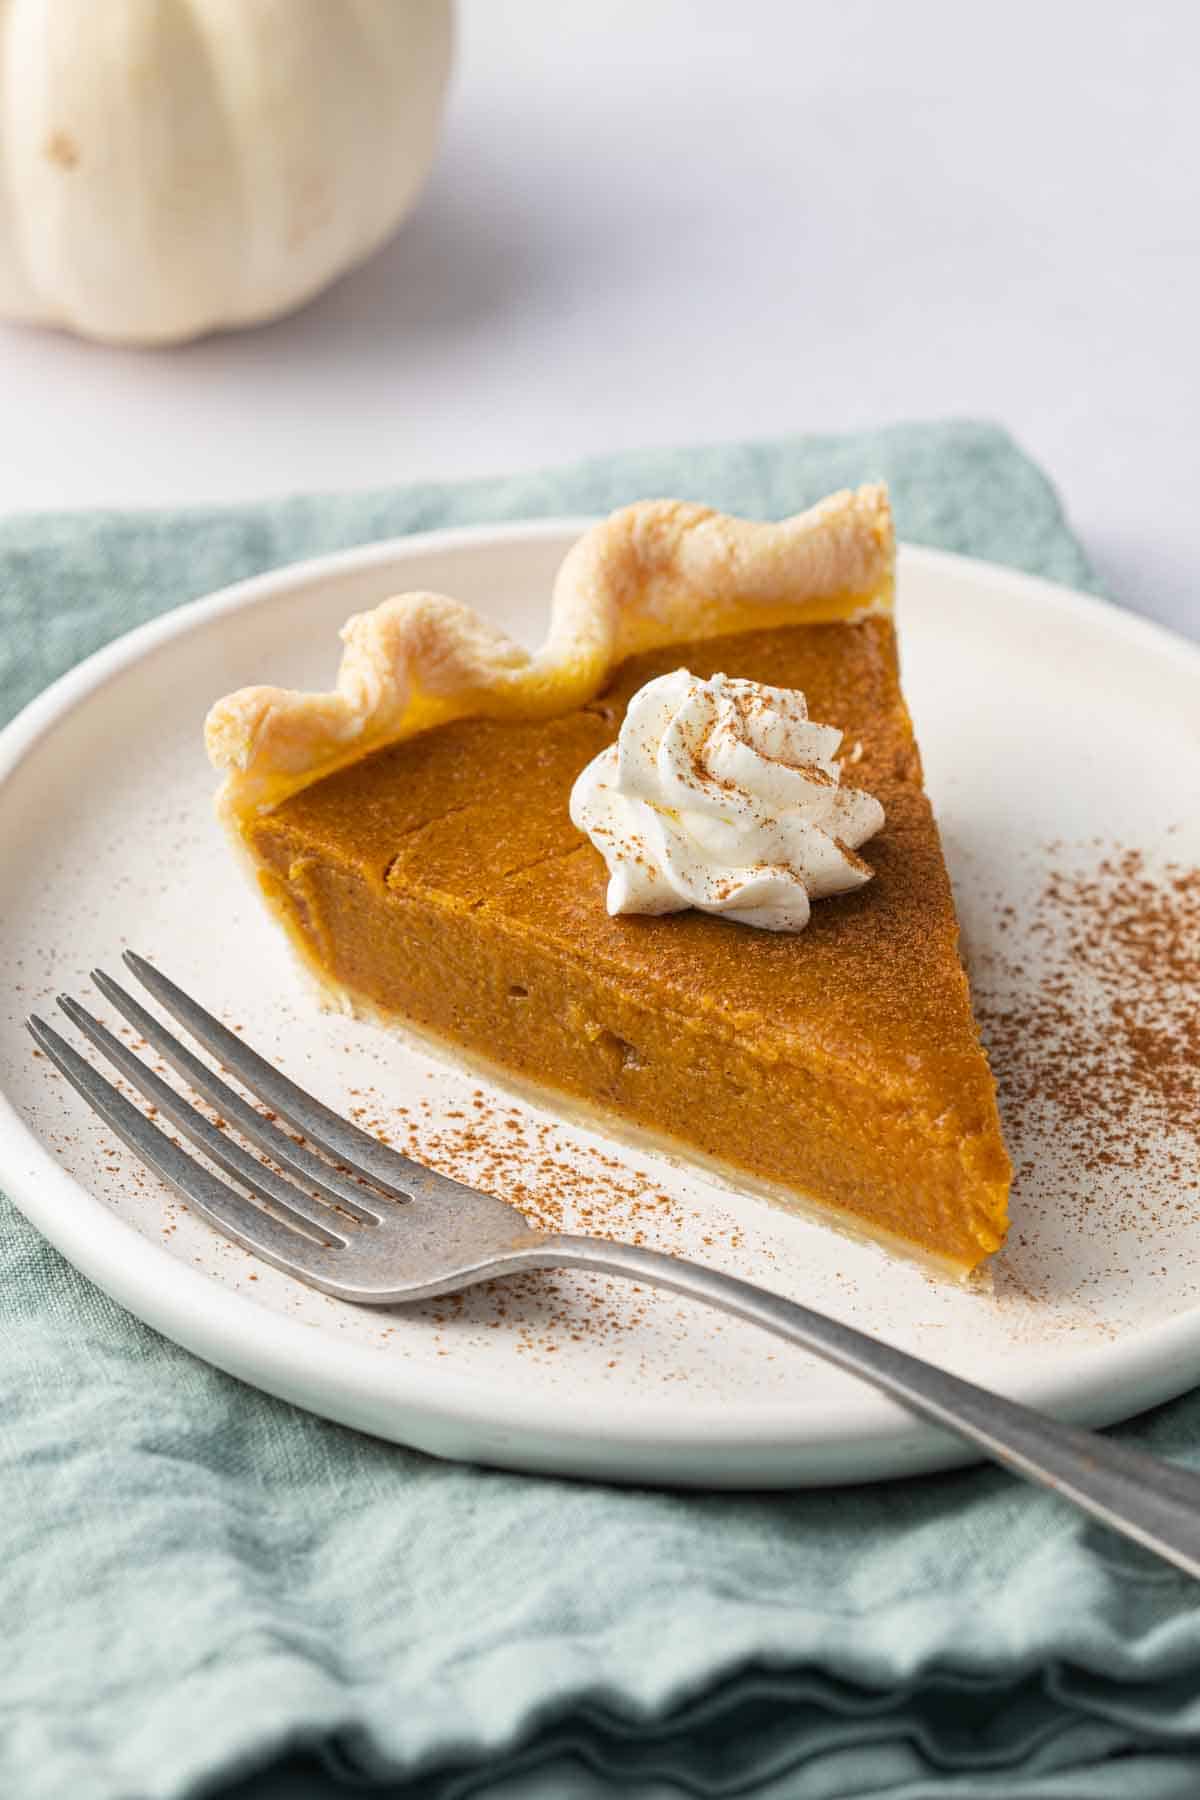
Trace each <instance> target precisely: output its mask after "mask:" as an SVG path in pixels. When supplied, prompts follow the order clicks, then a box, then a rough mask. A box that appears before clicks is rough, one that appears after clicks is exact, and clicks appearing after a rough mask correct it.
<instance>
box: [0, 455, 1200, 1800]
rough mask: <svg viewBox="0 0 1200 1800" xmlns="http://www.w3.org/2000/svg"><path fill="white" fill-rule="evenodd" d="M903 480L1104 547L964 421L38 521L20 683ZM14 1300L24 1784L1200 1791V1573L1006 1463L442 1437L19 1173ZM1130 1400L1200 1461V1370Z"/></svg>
mask: <svg viewBox="0 0 1200 1800" xmlns="http://www.w3.org/2000/svg"><path fill="white" fill-rule="evenodd" d="M880 477H881V478H883V479H886V480H887V481H888V482H889V483H890V484H891V489H892V494H893V498H894V502H895V506H896V512H897V517H898V523H899V528H900V531H901V534H902V535H903V536H904V537H907V538H909V539H914V540H916V541H918V542H924V543H932V544H940V545H946V546H949V547H951V548H953V549H956V550H964V551H970V552H973V553H974V554H977V555H980V556H983V557H988V558H992V559H996V560H999V561H1003V562H1008V563H1011V564H1014V565H1017V566H1019V567H1021V568H1025V569H1031V570H1035V571H1039V572H1042V573H1045V574H1049V575H1052V576H1054V577H1056V578H1058V579H1060V580H1064V581H1067V582H1072V583H1075V584H1077V585H1078V584H1081V583H1082V584H1087V583H1088V582H1089V579H1090V578H1089V573H1088V569H1087V566H1086V562H1085V560H1084V557H1083V555H1082V553H1081V551H1080V549H1079V547H1078V546H1077V545H1076V543H1075V542H1074V541H1073V539H1072V538H1071V536H1070V534H1069V532H1068V530H1067V527H1066V525H1065V524H1064V522H1063V518H1062V515H1061V512H1060V510H1059V507H1058V504H1057V502H1056V499H1055V497H1054V494H1053V492H1052V491H1051V489H1050V487H1049V486H1048V484H1047V483H1046V481H1045V480H1044V478H1043V477H1042V476H1041V474H1040V473H1039V472H1038V470H1037V469H1036V468H1034V467H1033V466H1032V465H1031V464H1030V463H1029V462H1028V461H1027V460H1026V459H1025V458H1024V457H1023V456H1022V455H1021V454H1020V453H1019V451H1018V450H1017V449H1016V448H1015V446H1014V445H1013V444H1012V443H1011V441H1010V440H1009V439H1008V438H1006V437H1005V436H1004V435H1003V434H1002V433H1000V432H998V431H996V430H995V429H993V428H991V427H988V426H980V425H974V424H959V423H952V424H941V425H916V426H903V427H898V428H895V429H891V430H887V431H882V432H878V433H872V434H869V435H862V436H858V437H853V438H828V439H816V438H806V439H797V440H793V441H790V442H785V443H776V444H769V445H755V446H740V447H735V448H725V449H707V450H688V451H680V452H670V453H668V452H655V453H647V454H641V455H626V456H618V457H614V458H606V459H603V460H599V461H594V462H591V463H588V464H585V465H583V466H581V467H577V468H575V469H572V470H569V471H566V472H560V473H556V474H544V475H536V476H526V477H520V478H514V479H511V480H497V481H483V482H474V483H470V484H466V485H460V486H454V487H449V486H436V487H435V486H430V487H420V488H408V489H404V490H401V491H392V492H380V493H373V494H367V495H343V496H337V497H326V498H320V499H305V500H288V501H283V502H273V503H270V504H266V505H261V506H254V507H247V508H218V509H207V510H203V511H187V512H175V513H144V514H91V515H84V516H79V515H58V516H41V517H32V518H23V519H14V520H10V521H7V522H4V523H0V619H2V622H3V623H2V641H0V708H2V709H3V712H4V714H5V715H8V714H11V713H12V712H13V711H15V710H16V708H17V707H18V706H19V705H20V704H21V703H22V702H23V701H25V700H27V699H28V698H30V696H32V695H33V694H34V693H35V692H36V691H37V690H38V689H39V688H40V687H41V686H43V685H44V684H45V683H46V682H47V681H48V680H50V679H51V678H52V677H53V676H55V675H57V674H59V673H60V672H61V671H62V670H63V669H65V668H67V667H68V666H69V665H70V664H71V663H73V662H75V661H76V660H78V658H79V657H81V656H82V655H84V654H85V653H86V652H88V651H90V650H92V649H94V648H95V647H96V646H97V645H99V644H101V643H103V642H105V641H106V640H107V639H109V638H111V637H113V636H114V635H115V634H116V633H118V632H120V631H123V630H125V629H126V628H127V627H129V626H130V625H133V624H135V623H137V622H138V621H139V620H142V619H145V618H147V617H149V616H151V615H152V614H155V613H158V612H161V611H162V610H164V609H165V608H167V607H170V606H173V605H175V604H176V603H178V602H179V601H182V600H185V599H188V598H190V597H192V596H194V595H196V594H199V593H203V592H205V591H206V590H208V589H211V588H214V587H217V586H220V585H222V584H224V583H226V582H230V581H233V580H236V579H238V578H239V577H241V576H245V575H249V574H251V573H253V572H254V571H255V570H259V569H263V568H266V567H268V566H270V565H272V564H275V563H279V562H283V561H287V560H289V559H293V558H296V557H300V556H307V555H309V554H311V553H313V552H317V551H323V550H332V549H336V548H338V547H340V546H342V545H346V544H353V543H358V542H362V541H364V540H367V539H370V538H374V537H380V536H384V535H390V534H393V533H396V532H405V531H413V530H418V529H426V528H429V527H432V526H437V525H447V524H459V523H463V522H467V521H479V520H490V519H508V518H518V517H530V516H533V515H539V514H541V515H544V514H553V513H579V512H588V511H597V512H598V511H602V510H604V509H607V508H609V507H612V506H615V505H617V504H620V503H622V502H624V501H627V500H632V499H634V498H636V497H639V496H642V495H645V494H680V495H685V496H688V497H691V498H694V499H698V500H705V501H709V502H712V503H714V504H716V505H718V506H720V507H723V508H726V509H729V510H731V511H735V512H741V513H747V514H750V515H759V516H780V515H783V514H785V513H789V512H794V511H796V510H797V509H798V508H800V507H802V506H804V505H806V504H808V503H809V502H810V501H812V500H815V499H816V498H818V497H819V496H820V495H822V494H824V493H825V492H827V491H828V490H830V489H831V488H834V487H837V486H839V485H841V484H844V483H852V482H857V481H860V480H865V479H873V478H880ZM0 1334H2V1340H3V1371H4V1380H3V1398H2V1400H0V1519H2V1520H3V1525H2V1526H0V1626H2V1637H0V1795H3V1796H4V1797H5V1800H62V1797H65V1796H71V1797H75V1796H81V1797H84V1800H143V1797H144V1800H176V1797H178V1796H184V1795H188V1796H191V1795H200V1794H212V1793H215V1792H217V1791H224V1790H226V1789H228V1787H229V1785H230V1784H231V1783H235V1782H237V1783H245V1784H247V1785H241V1786H239V1788H238V1792H239V1794H241V1795H243V1796H248V1795H250V1794H251V1793H253V1794H255V1795H266V1794H268V1793H269V1794H270V1795H272V1796H282V1795H284V1794H285V1793H287V1794H289V1795H300V1794H303V1795H304V1796H310V1795H316V1794H318V1793H320V1794H322V1795H324V1794H326V1793H328V1792H332V1791H334V1790H335V1789H336V1790H337V1791H341V1782H342V1781H343V1780H345V1781H352V1780H353V1781H356V1782H360V1783H365V1784H367V1785H376V1786H378V1787H380V1788H382V1789H383V1790H384V1791H386V1792H388V1793H390V1794H393V1795H400V1794H403V1795H412V1796H415V1795H418V1794H419V1795H422V1796H429V1797H431V1800H433V1797H436V1800H449V1797H450V1796H464V1795H468V1794H472V1795H474V1794H489V1795H500V1794H504V1795H510V1796H515V1795H521V1796H525V1795H539V1796H580V1797H582V1796H585V1795H586V1796H589V1797H590V1796H597V1797H598V1796H601V1795H604V1794H611V1793H614V1792H619V1793H622V1794H626V1795H634V1796H646V1797H649V1796H667V1795H671V1794H678V1793H680V1792H685V1793H689V1794H694V1795H730V1796H732V1795H753V1796H771V1797H779V1800H782V1797H783V1796H787V1797H788V1800H792V1797H795V1800H833V1797H834V1796H842V1795H855V1796H860V1797H864V1800H865V1797H867V1796H888V1797H889V1800H923V1797H925V1796H932V1795H935V1794H936V1795H937V1796H946V1795H950V1796H958V1797H962V1800H966V1797H968V1796H970V1797H972V1800H974V1797H983V1796H1005V1797H1006V1800H1009V1797H1016V1796H1021V1797H1025V1800H1033V1797H1035V1796H1036V1797H1038V1800H1051V1796H1055V1797H1067V1796H1070V1797H1071V1800H1076V1797H1083V1796H1087V1797H1089V1800H1091V1797H1096V1800H1100V1797H1102V1796H1107V1795H1112V1796H1117V1795H1120V1796H1122V1800H1128V1797H1130V1796H1155V1797H1162V1800H1166V1797H1167V1796H1184V1795H1187V1796H1193V1795H1195V1794H1196V1793H1197V1792H1200V1615H1198V1613H1197V1589H1195V1588H1194V1587H1193V1586H1192V1585H1191V1584H1190V1583H1188V1582H1187V1581H1186V1580H1184V1579H1183V1578H1182V1577H1179V1576H1177V1575H1175V1574H1174V1573H1173V1572H1172V1571H1170V1570H1169V1569H1166V1568H1165V1567H1163V1566H1161V1565H1160V1564H1158V1563H1156V1562H1154V1561H1153V1560H1152V1559H1150V1558H1149V1557H1148V1556H1144V1555H1142V1554H1141V1553H1140V1552H1136V1551H1134V1550H1131V1549H1129V1548H1128V1547H1126V1546H1124V1545H1123V1544H1122V1543H1120V1542H1119V1541H1118V1540H1116V1539H1114V1538H1111V1537H1109V1536H1108V1535H1107V1534H1105V1533H1104V1532H1102V1531H1101V1530H1099V1528H1096V1527H1092V1526H1089V1525H1087V1524H1085V1523H1084V1522H1083V1521H1082V1520H1081V1519H1080V1518H1079V1517H1078V1516H1077V1515H1076V1514H1075V1513H1074V1512H1072V1511H1071V1510H1070V1509H1069V1508H1067V1507H1065V1506H1063V1505H1060V1504H1059V1503H1057V1502H1056V1501H1055V1500H1054V1499H1052V1498H1051V1497H1050V1496H1048V1495H1046V1494H1042V1493H1037V1492H1033V1491H1032V1490H1029V1489H1026V1488H1024V1487H1022V1486H1020V1485H1019V1484H1017V1483H1016V1482H1014V1481H1011V1480H1009V1479H1008V1478H1007V1477H1005V1476H1004V1475H1002V1474H1000V1473H999V1472H997V1471H995V1470H990V1469H979V1470H974V1471H968V1472H960V1473H955V1474H949V1475H944V1476H938V1477H927V1478H924V1479H921V1480H915V1481H909V1482H905V1483H896V1484H891V1485H885V1486H880V1487H874V1488H864V1489H861V1490H858V1491H853V1492H849V1491H842V1492H836V1493H819V1492H818V1493H797V1494H792V1495H773V1496H765V1497H764V1496H753V1495H751V1496H737V1495H702V1494H697V1495H685V1494H669V1493H657V1492H648V1491H638V1490H628V1489H626V1490H619V1489H613V1488H606V1487H602V1486H589V1485H586V1484H582V1483H569V1482H562V1481H555V1480H549V1479H540V1478H538V1479H535V1478H531V1477H524V1476H514V1475H508V1474H501V1473H496V1472H494V1471H485V1470H478V1469H471V1468H462V1467H456V1466H453V1465H450V1464H443V1463H438V1462H435V1461H433V1460H431V1459H430V1458H427V1457H424V1456H421V1455H418V1454H416V1453H413V1452H408V1451H405V1450H401V1449H397V1448H394V1447H392V1446H390V1445H387V1444H382V1443H377V1442H375V1441H373V1440H371V1439H368V1438H365V1437H360V1436H358V1435H356V1434H355V1433H353V1432H350V1431H347V1430H343V1429H340V1428H338V1427H335V1426H332V1425H328V1424H325V1423H324V1422H322V1421H321V1420H319V1419H316V1418H313V1417H310V1416H308V1415H306V1414H304V1413H301V1412H297V1411H295V1410H294V1409H292V1408H291V1407H288V1406H286V1405H284V1404H282V1403H280V1402H277V1401H275V1400H271V1399H267V1398H266V1397H264V1396H263V1395H261V1394H258V1393H256V1392H255V1391H253V1390H252V1389H250V1388H247V1387H244V1386H242V1385H241V1384H240V1383H238V1382H237V1381H234V1380H231V1379H230V1378H228V1377H226V1376H224V1375H221V1374H219V1373H217V1372H216V1371H215V1370H213V1369H210V1368H208V1367H207V1366H205V1365H204V1364H202V1363H200V1362H198V1361H196V1360H195V1359H193V1358H192V1357H191V1356H189V1355H187V1354H186V1353H185V1352H184V1351H182V1350H178V1349H176V1348H175V1347H174V1346H173V1345H171V1344H169V1343H167V1342H164V1340H163V1339H161V1338H159V1337H158V1336H156V1334H155V1333H153V1332H152V1331H149V1330H147V1329H146V1328H144V1327H143V1326H141V1325H140V1324H139V1323H138V1322H137V1321H136V1320H134V1319H132V1318H130V1317H129V1316H127V1315H126V1314H125V1313H123V1312H121V1311H120V1310H119V1309H118V1308H117V1307H115V1306H114V1305H113V1304H112V1303H110V1302H109V1301H108V1300H107V1299H106V1298H105V1297H104V1296H103V1295H101V1294H100V1293H98V1292H97V1291H96V1290H95V1289H94V1288H92V1287H91V1286H90V1285H89V1284H88V1283H87V1282H86V1281H84V1280H83V1279H82V1278H80V1277H79V1276H78V1275H76V1274H75V1272H74V1271H73V1270H72V1269H71V1268H69V1267H68V1266H67V1265H65V1264H64V1263H63V1262H62V1260H61V1259H60V1258H59V1257H58V1256H57V1255H56V1254H55V1253H54V1252H53V1251H51V1250H50V1249H49V1248H48V1246H47V1245H45V1244H44V1243H43V1242H42V1241H41V1239H40V1238H39V1237H38V1236H37V1234H36V1233H35V1232H34V1231H33V1230H32V1229H31V1228H30V1227H29V1226H27V1225H26V1223H25V1222H24V1220H23V1219H22V1218H20V1217H19V1216H18V1215H17V1214H16V1213H15V1211H14V1210H13V1209H12V1208H11V1207H10V1206H8V1205H7V1204H6V1203H4V1202H0ZM1125 1435H1127V1436H1128V1437H1129V1438H1130V1439H1131V1440H1134V1441H1137V1442H1140V1443H1143V1444H1149V1445H1152V1446H1153V1447H1154V1448H1155V1449H1156V1450H1158V1451H1160V1452H1164V1453H1170V1454H1173V1455H1176V1456H1178V1457H1180V1458H1182V1459H1183V1460H1187V1461H1191V1462H1192V1463H1194V1464H1200V1454H1198V1451H1197V1446H1200V1403H1198V1402H1197V1401H1196V1400H1194V1399H1188V1400H1184V1401H1181V1402H1178V1403H1176V1404H1175V1405H1173V1406H1172V1407H1170V1408H1165V1409H1162V1410H1160V1411H1159V1412H1158V1413H1156V1414H1154V1415H1151V1416H1149V1417H1147V1418H1145V1419H1143V1420H1141V1421H1139V1422H1138V1423H1137V1424H1136V1425H1134V1426H1131V1427H1128V1428H1126V1433H1125ZM289 1758H290V1761H289V1762H288V1763H287V1769H286V1772H285V1773H280V1774H276V1775H274V1776H271V1775H261V1776H259V1777H257V1778H255V1779H254V1780H250V1776H251V1774H252V1772H253V1771H255V1770H266V1769H267V1768H268V1766H269V1765H271V1764H273V1763H277V1762H279V1761H280V1759H289Z"/></svg>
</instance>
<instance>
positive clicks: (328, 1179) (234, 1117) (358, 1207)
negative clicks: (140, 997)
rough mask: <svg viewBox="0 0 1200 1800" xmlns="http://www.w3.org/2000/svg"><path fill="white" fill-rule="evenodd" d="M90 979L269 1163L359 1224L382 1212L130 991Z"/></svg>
mask: <svg viewBox="0 0 1200 1800" xmlns="http://www.w3.org/2000/svg"><path fill="white" fill-rule="evenodd" d="M92 980H93V981H94V982H95V984H96V986H97V987H98V988H99V989H100V992H101V993H102V994H103V995H104V998H105V999H106V1000H107V1001H108V1002H109V1004H110V1005H112V1006H115V1007H116V1009H117V1011H118V1012H120V1013H124V1015H125V1017H126V1018H127V1019H128V1020H129V1023H130V1024H131V1025H132V1026H133V1027H134V1028H135V1030H137V1031H138V1032H140V1033H141V1035H142V1037H144V1038H145V1040H146V1042H147V1043H148V1044H151V1045H153V1047H154V1049H155V1050H157V1051H158V1052H159V1054H160V1056H164V1057H166V1059H167V1061H168V1062H169V1063H170V1064H171V1066H172V1067H173V1068H175V1069H177V1070H178V1071H179V1073H180V1074H181V1075H182V1076H183V1078H184V1080H185V1081H186V1082H187V1083H188V1085H189V1087H192V1088H194V1089H195V1090H196V1092H197V1093H198V1094H203V1095H204V1098H205V1099H206V1100H209V1101H211V1102H212V1104H213V1105H214V1106H215V1107H216V1109H217V1111H218V1112H219V1113H221V1114H222V1115H223V1116H224V1117H225V1118H226V1119H228V1120H229V1122H230V1123H231V1124H232V1125H234V1126H235V1127H236V1129H237V1130H238V1131H239V1132H240V1133H241V1135H242V1136H243V1137H244V1138H249V1139H250V1141H251V1143H254V1144H257V1145H258V1146H259V1149H260V1150H265V1151H266V1152H267V1155H268V1156H269V1157H270V1158H271V1160H272V1162H277V1163H279V1164H280V1165H281V1166H282V1167H283V1168H285V1169H290V1170H291V1172H292V1174H293V1175H296V1176H298V1177H299V1179H300V1180H301V1181H303V1182H304V1184H305V1186H306V1187H312V1188H315V1189H316V1191H317V1192H318V1193H319V1194H323V1195H324V1197H325V1198H326V1199H327V1200H331V1201H332V1202H333V1203H334V1204H335V1205H336V1206H340V1207H341V1208H342V1210H343V1211H344V1212H348V1213H349V1214H350V1215H351V1217H352V1218H354V1219H357V1221H358V1222H359V1224H360V1225H365V1224H375V1225H377V1224H378V1223H379V1221H380V1219H381V1218H382V1217H383V1214H382V1213H381V1211H380V1210H379V1202H378V1199H377V1198H376V1201H375V1205H374V1206H372V1205H371V1204H370V1202H369V1199H368V1197H366V1196H364V1194H363V1191H362V1189H361V1188H359V1187H357V1186H356V1185H355V1184H354V1182H353V1181H351V1180H350V1179H349V1178H348V1177H347V1176H345V1175H339V1174H338V1172H337V1170H336V1169H333V1168H331V1167H330V1165H329V1164H328V1163H327V1162H322V1160H321V1158H320V1157H319V1156H314V1155H313V1153H312V1151H311V1150H307V1149H305V1147H304V1145H303V1144H297V1143H295V1142H294V1141H293V1140H292V1139H291V1138H290V1137H289V1136H288V1134H287V1132H286V1131H280V1129H279V1127H278V1126H277V1125H272V1124H271V1122H270V1120H269V1119H264V1118H263V1116H262V1114H261V1113H260V1112H256V1111H255V1109H254V1107H252V1106H251V1105H250V1103H249V1101H247V1100H244V1099H243V1098H242V1096H241V1094H238V1093H235V1092H234V1090H233V1088H231V1087H230V1086H229V1085H228V1083H227V1082H224V1081H222V1080H221V1078H220V1077H219V1076H218V1075H215V1074H214V1073H213V1071H212V1070H211V1069H210V1068H209V1066H208V1064H207V1063H202V1062H201V1061H200V1059H199V1057H197V1056H193V1055H192V1053H191V1051H190V1050H189V1049H187V1047H186V1046H185V1045H183V1044H181V1043H180V1042H179V1039H178V1038H177V1037H175V1036H174V1035H173V1034H172V1033H171V1032H169V1031H168V1030H167V1028H166V1026H165V1025H164V1024H163V1023H162V1020H161V1019H156V1018H155V1017H154V1015H153V1013H148V1012H147V1011H146V1009H145V1007H144V1006H141V1005H139V1004H138V1002H137V1001H136V1000H135V999H134V997H133V995H132V994H130V993H127V992H126V990H125V989H124V988H123V987H121V986H119V985H118V983H117V982H115V981H114V980H113V979H112V977H111V976H109V975H106V974H105V973H104V970H103V969H93V970H92Z"/></svg>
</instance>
